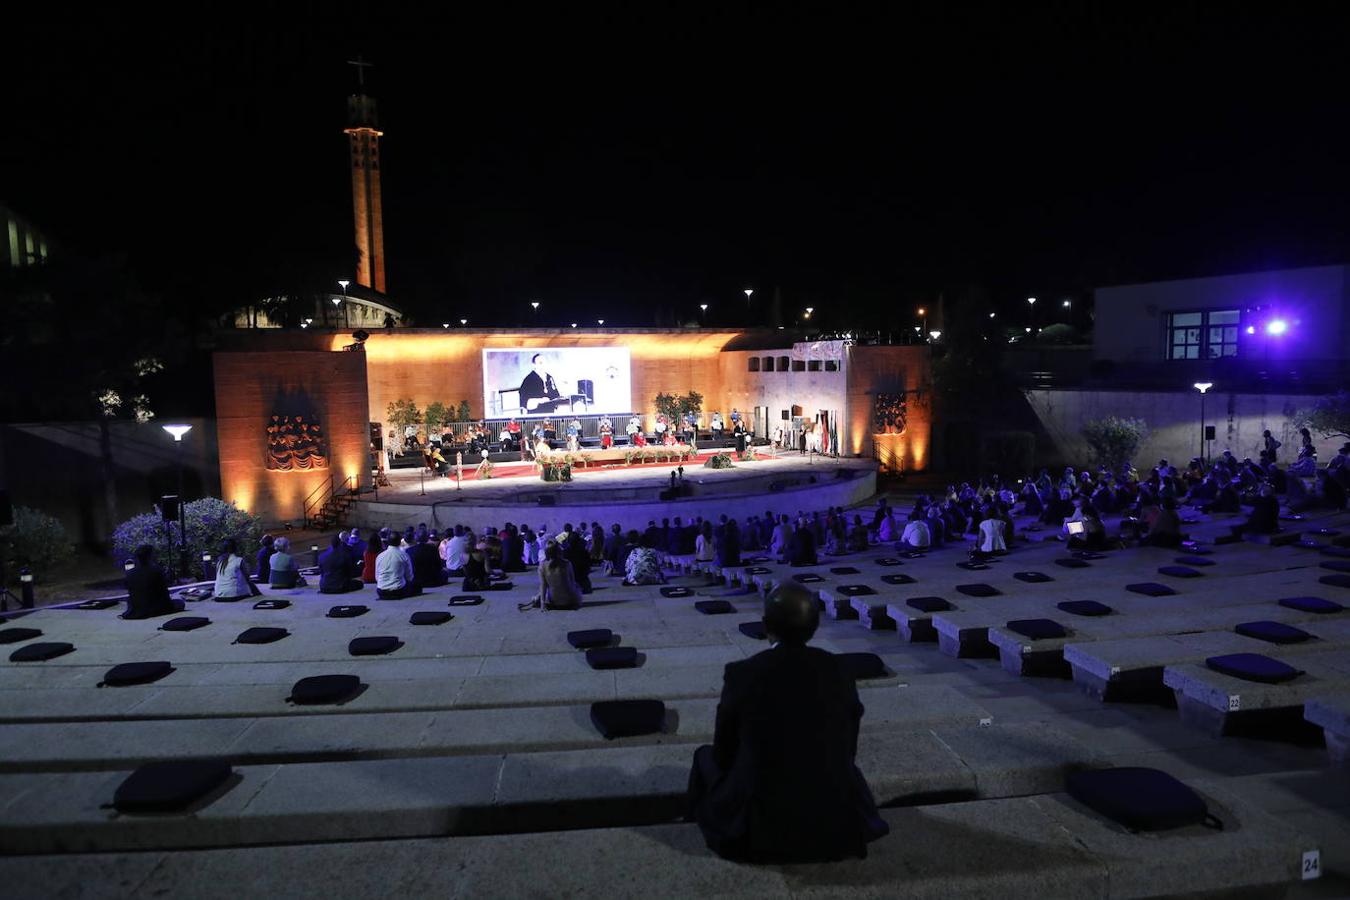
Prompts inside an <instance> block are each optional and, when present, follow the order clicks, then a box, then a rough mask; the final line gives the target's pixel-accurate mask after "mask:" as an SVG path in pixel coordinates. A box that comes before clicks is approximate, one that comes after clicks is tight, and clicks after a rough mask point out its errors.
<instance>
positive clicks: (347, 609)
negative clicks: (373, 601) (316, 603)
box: [328, 603, 370, 619]
mask: <svg viewBox="0 0 1350 900" xmlns="http://www.w3.org/2000/svg"><path fill="white" fill-rule="evenodd" d="M368 612H370V607H369V606H362V605H361V604H359V603H355V604H352V605H350V606H346V605H344V606H331V607H329V608H328V618H330V619H354V618H356V617H357V616H364V615H365V614H366V613H368Z"/></svg>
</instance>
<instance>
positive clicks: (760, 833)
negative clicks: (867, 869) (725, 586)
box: [689, 584, 889, 863]
mask: <svg viewBox="0 0 1350 900" xmlns="http://www.w3.org/2000/svg"><path fill="white" fill-rule="evenodd" d="M819 622H820V613H819V611H818V607H817V603H816V599H815V597H813V596H812V595H811V594H810V592H808V591H807V590H805V589H804V588H802V587H801V586H800V585H795V584H785V585H779V586H778V587H776V588H774V590H773V591H772V593H770V594H769V597H768V599H767V600H766V601H765V604H764V629H765V631H766V632H767V634H768V637H769V641H770V645H769V649H768V650H764V651H762V652H760V653H757V654H756V655H754V656H752V657H750V658H749V659H745V660H741V661H738V662H733V663H730V664H728V665H727V667H726V672H725V674H724V676H723V685H722V698H721V702H720V703H719V704H718V707H717V723H716V726H715V731H714V734H713V743H712V745H711V746H708V745H705V746H702V747H699V748H698V750H697V751H695V753H694V762H693V766H692V768H691V770H690V773H689V811H690V818H692V819H694V820H695V821H697V822H698V825H699V828H700V830H701V831H702V832H703V837H704V840H706V841H707V844H708V847H709V848H710V849H711V850H712V851H713V852H714V853H716V854H718V855H719V856H722V857H725V858H727V859H734V860H743V861H746V862H777V863H805V862H824V861H831V860H838V859H843V858H846V857H852V856H866V853H867V850H866V845H867V843H868V842H869V841H873V840H876V839H877V838H879V837H882V836H884V835H885V834H887V833H888V831H889V828H888V827H887V825H886V823H885V822H884V821H883V820H882V819H881V817H880V816H879V815H878V813H877V809H876V801H875V800H874V799H873V797H872V792H871V790H870V789H869V788H868V786H867V782H866V780H865V779H864V778H863V776H862V773H861V772H860V771H858V767H857V764H856V762H855V757H856V755H857V749H858V726H859V723H860V722H861V720H862V716H863V705H862V703H861V702H860V701H859V699H858V690H857V686H856V685H855V684H854V680H853V678H852V677H850V676H849V675H848V674H847V673H846V672H845V671H843V670H842V669H841V667H840V665H839V662H838V657H836V656H834V655H833V654H831V653H829V652H828V651H825V650H822V649H820V648H817V647H809V646H807V643H806V642H807V641H808V640H810V639H811V636H812V635H813V634H815V631H816V627H817V626H818V625H819ZM803 772H810V773H811V777H810V778H803V777H801V773H803Z"/></svg>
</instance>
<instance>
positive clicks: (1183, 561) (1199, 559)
mask: <svg viewBox="0 0 1350 900" xmlns="http://www.w3.org/2000/svg"><path fill="white" fill-rule="evenodd" d="M1173 562H1176V563H1178V564H1180V565H1183V566H1214V565H1218V563H1216V562H1214V560H1212V559H1209V558H1207V557H1204V556H1178V557H1177V558H1176V559H1175V560H1173Z"/></svg>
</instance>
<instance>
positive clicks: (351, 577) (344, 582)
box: [319, 534, 361, 594]
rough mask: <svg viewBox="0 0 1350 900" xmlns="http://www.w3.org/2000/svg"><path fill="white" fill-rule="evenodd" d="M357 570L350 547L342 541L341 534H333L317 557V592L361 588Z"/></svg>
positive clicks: (324, 592) (345, 590)
mask: <svg viewBox="0 0 1350 900" xmlns="http://www.w3.org/2000/svg"><path fill="white" fill-rule="evenodd" d="M358 571H359V570H358V569H357V566H356V560H355V559H354V558H353V557H352V551H351V549H350V548H349V547H348V546H347V545H346V544H344V543H343V542H342V537H341V535H336V534H335V535H333V540H332V542H331V543H330V544H329V546H328V549H327V550H325V551H324V553H323V555H322V556H320V557H319V593H320V594H345V593H347V592H348V591H359V590H361V579H360V578H358V577H357V572H358Z"/></svg>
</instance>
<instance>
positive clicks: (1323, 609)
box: [1280, 597, 1345, 615]
mask: <svg viewBox="0 0 1350 900" xmlns="http://www.w3.org/2000/svg"><path fill="white" fill-rule="evenodd" d="M1280 605H1281V606H1283V607H1286V608H1288V609H1296V610H1298V611H1299V612H1308V613H1318V614H1323V615H1325V614H1327V613H1338V612H1340V611H1341V610H1343V609H1345V607H1344V606H1342V605H1341V604H1339V603H1337V602H1336V601H1334V600H1323V599H1322V598H1321V597H1284V598H1282V599H1281V600H1280Z"/></svg>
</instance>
